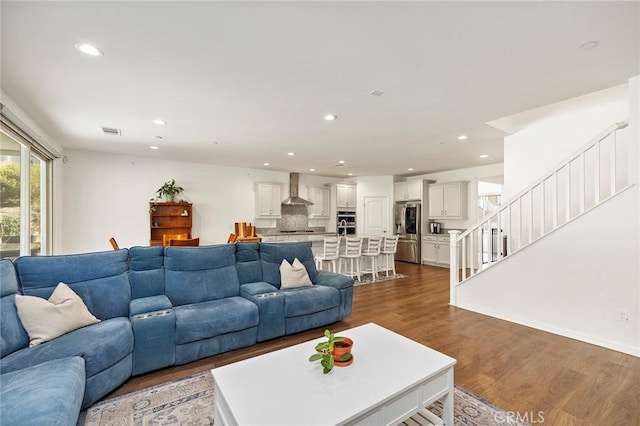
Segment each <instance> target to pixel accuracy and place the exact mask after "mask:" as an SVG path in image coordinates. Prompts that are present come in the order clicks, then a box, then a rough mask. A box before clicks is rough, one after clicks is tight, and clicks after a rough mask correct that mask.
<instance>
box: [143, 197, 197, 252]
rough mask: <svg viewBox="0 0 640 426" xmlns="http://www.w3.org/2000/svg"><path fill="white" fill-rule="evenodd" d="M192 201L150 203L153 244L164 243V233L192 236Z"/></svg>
mask: <svg viewBox="0 0 640 426" xmlns="http://www.w3.org/2000/svg"><path fill="white" fill-rule="evenodd" d="M192 213H193V211H192V204H191V203H154V202H150V203H149V228H150V229H151V238H150V239H149V244H150V245H152V246H161V245H162V236H163V235H164V234H188V235H189V238H191V224H192Z"/></svg>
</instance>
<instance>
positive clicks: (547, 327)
mask: <svg viewBox="0 0 640 426" xmlns="http://www.w3.org/2000/svg"><path fill="white" fill-rule="evenodd" d="M456 307H457V308H461V309H466V310H468V311H472V312H476V313H479V314H483V315H487V316H490V317H494V318H498V319H501V320H505V321H509V322H513V323H515V324H520V325H524V326H526V327H531V328H535V329H537V330H542V331H546V332H548V333H553V334H557V335H559V336H563V337H568V338H570V339H575V340H579V341H581V342H585V343H589V344H592V345H596V346H601V347H603V348H607V349H611V350H614V351H618V352H622V353H625V354H627V355H633V356H636V357H640V347H639V348H634V347H633V346H628V345H621V344H619V343H615V342H609V341H607V340H602V339H598V338H596V337H593V336H589V335H586V334H583V333H578V332H575V331H573V330H567V329H564V328H561V327H556V326H554V325H551V324H545V323H540V322H537V321H531V320H527V319H524V318H520V317H518V316H516V315H504V314H503V313H501V312H495V311H493V310H491V309H487V308H485V307H479V306H473V305H464V306H463V305H462V304H458V305H456Z"/></svg>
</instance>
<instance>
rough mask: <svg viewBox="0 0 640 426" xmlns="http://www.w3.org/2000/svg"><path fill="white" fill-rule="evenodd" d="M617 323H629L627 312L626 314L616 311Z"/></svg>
mask: <svg viewBox="0 0 640 426" xmlns="http://www.w3.org/2000/svg"><path fill="white" fill-rule="evenodd" d="M618 321H622V322H627V321H629V312H627V311H618Z"/></svg>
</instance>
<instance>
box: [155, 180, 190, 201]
mask: <svg viewBox="0 0 640 426" xmlns="http://www.w3.org/2000/svg"><path fill="white" fill-rule="evenodd" d="M183 191H184V188H183V187H181V186H177V185H176V180H175V179H171V180H168V181H166V182H165V183H164V185H162V186H161V187H160V189H158V190H157V191H156V194H158V197H164V198H165V200H167V201H173V199H174V198H175V196H176V195H178V194H180V193H182V192H183Z"/></svg>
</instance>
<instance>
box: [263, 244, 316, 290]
mask: <svg viewBox="0 0 640 426" xmlns="http://www.w3.org/2000/svg"><path fill="white" fill-rule="evenodd" d="M295 258H298V259H299V260H300V261H301V262H302V264H303V265H304V267H305V268H306V269H307V273H308V274H309V278H310V279H311V282H315V279H316V275H318V271H317V269H316V263H315V260H314V258H313V252H312V251H311V243H310V242H303V243H260V261H261V263H262V280H263V281H265V282H268V283H269V284H271V285H274V286H276V287H277V288H280V281H281V280H280V264H281V263H282V260H283V259H286V260H287V262H289V263H293V260H294V259H295Z"/></svg>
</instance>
